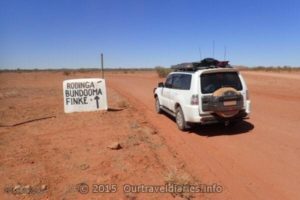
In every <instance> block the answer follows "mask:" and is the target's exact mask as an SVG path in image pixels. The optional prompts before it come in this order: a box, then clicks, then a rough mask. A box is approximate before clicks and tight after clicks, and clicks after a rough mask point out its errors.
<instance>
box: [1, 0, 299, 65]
mask: <svg viewBox="0 0 300 200" xmlns="http://www.w3.org/2000/svg"><path fill="white" fill-rule="evenodd" d="M299 10H300V2H299V1H296V0H295V1H290V0H288V1H283V0H282V1H276V0H272V1H271V0H266V1H263V0H260V1H258V0H249V1H248V0H245V1H242V0H225V1H215V0H206V1H201V0H195V1H191V0H148V1H146V0H144V1H143V0H97V1H96V0H82V1H77V0H57V1H56V0H38V1H32V0H26V1H25V0H20V1H15V0H0V68H2V69H3V68H60V67H97V66H99V64H100V61H99V59H100V56H99V54H100V52H103V53H104V56H105V66H109V67H154V66H157V65H161V66H169V65H171V64H177V63H180V62H185V61H197V60H199V59H200V55H199V48H200V49H201V54H202V57H203V58H204V57H212V46H213V45H212V44H213V41H215V53H214V55H215V58H217V59H223V58H224V46H226V48H227V59H229V60H230V61H231V63H232V64H243V65H248V66H256V65H267V66H270V65H276V66H277V65H292V66H300V12H299Z"/></svg>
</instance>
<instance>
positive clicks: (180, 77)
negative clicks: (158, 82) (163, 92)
mask: <svg viewBox="0 0 300 200" xmlns="http://www.w3.org/2000/svg"><path fill="white" fill-rule="evenodd" d="M191 79H192V75H190V74H175V75H174V77H173V84H172V88H174V89H179V90H189V89H190V87H191Z"/></svg>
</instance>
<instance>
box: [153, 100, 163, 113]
mask: <svg viewBox="0 0 300 200" xmlns="http://www.w3.org/2000/svg"><path fill="white" fill-rule="evenodd" d="M155 111H156V113H158V114H161V113H162V110H161V108H160V103H159V99H158V97H156V98H155Z"/></svg>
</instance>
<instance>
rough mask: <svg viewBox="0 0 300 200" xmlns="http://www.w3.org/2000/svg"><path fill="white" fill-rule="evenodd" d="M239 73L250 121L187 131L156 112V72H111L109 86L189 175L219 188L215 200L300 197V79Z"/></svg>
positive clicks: (285, 75)
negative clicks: (139, 115)
mask: <svg viewBox="0 0 300 200" xmlns="http://www.w3.org/2000/svg"><path fill="white" fill-rule="evenodd" d="M243 74H244V77H245V79H246V81H247V84H248V87H249V90H250V98H251V100H252V114H251V118H250V120H248V121H246V122H244V123H242V124H240V125H238V126H237V127H234V128H231V129H230V128H224V127H223V126H220V125H210V126H205V127H199V128H196V129H195V130H193V131H192V132H190V133H183V132H180V131H179V130H178V129H177V127H176V124H175V122H174V121H172V120H171V119H170V118H169V117H167V116H166V115H157V114H156V113H155V112H154V99H153V93H152V91H153V88H154V87H155V86H156V85H157V83H158V82H159V79H158V78H157V76H156V74H154V73H135V74H110V75H109V76H108V77H107V80H108V81H107V82H108V86H109V87H111V88H114V89H115V90H116V91H118V92H119V93H120V94H121V95H123V96H125V97H126V98H128V99H129V101H130V102H131V103H132V104H133V105H134V106H136V108H137V110H138V112H140V113H144V114H145V115H146V119H147V120H148V121H149V123H151V124H152V125H153V126H155V127H156V128H157V130H158V132H159V134H160V135H161V136H162V137H164V138H165V141H166V143H167V145H168V146H170V147H172V148H173V149H174V150H176V152H177V154H178V155H177V156H178V159H182V160H184V161H185V163H187V166H186V169H187V170H189V172H190V173H191V174H193V176H195V177H196V178H197V179H198V180H200V181H201V182H202V183H204V184H210V183H218V184H221V185H222V186H223V189H224V191H223V192H222V194H217V195H213V196H211V197H213V199H216V198H217V199H262V200H265V199H278V200H282V199H291V200H292V199H300V192H299V187H300V123H299V122H300V106H299V105H300V79H299V77H300V76H299V74H296V75H295V74H293V75H289V74H282V75H281V74H272V73H271V74H270V73H262V72H259V73H256V72H243ZM298 76H299V77H298Z"/></svg>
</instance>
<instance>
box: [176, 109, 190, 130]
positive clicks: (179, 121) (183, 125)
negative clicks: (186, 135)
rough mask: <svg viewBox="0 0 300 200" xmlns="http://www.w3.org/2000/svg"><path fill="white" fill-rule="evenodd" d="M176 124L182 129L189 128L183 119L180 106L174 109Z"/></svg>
mask: <svg viewBox="0 0 300 200" xmlns="http://www.w3.org/2000/svg"><path fill="white" fill-rule="evenodd" d="M176 124H177V126H178V128H179V129H180V130H182V131H186V130H187V129H188V128H189V127H188V124H187V122H186V121H185V118H184V114H183V112H182V109H181V107H178V108H177V109H176Z"/></svg>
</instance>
